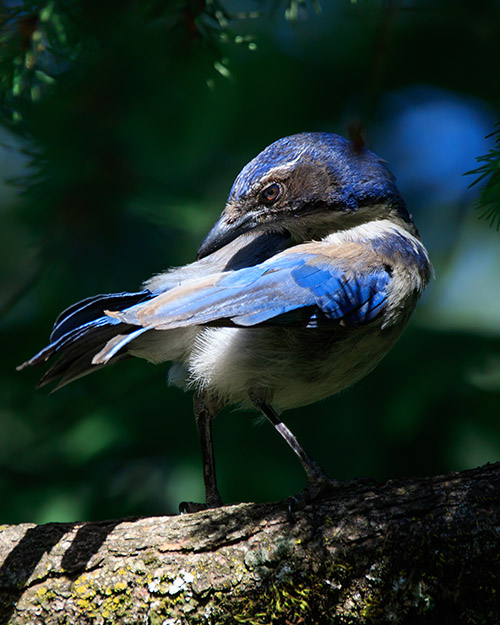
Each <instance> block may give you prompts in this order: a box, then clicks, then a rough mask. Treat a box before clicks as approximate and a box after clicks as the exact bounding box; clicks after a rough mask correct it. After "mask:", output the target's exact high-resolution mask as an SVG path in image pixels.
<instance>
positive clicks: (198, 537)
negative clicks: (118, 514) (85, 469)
mask: <svg viewBox="0 0 500 625" xmlns="http://www.w3.org/2000/svg"><path fill="white" fill-rule="evenodd" d="M499 533H500V464H495V465H487V466H485V467H482V468H480V469H475V470H471V471H465V472H462V473H455V474H451V475H447V476H440V477H433V478H427V479H411V480H400V481H390V482H387V483H385V484H374V483H367V482H350V483H345V484H344V485H343V486H341V487H340V488H339V489H338V490H337V491H336V492H335V493H334V494H333V495H332V496H331V497H329V498H325V499H322V500H321V501H318V502H317V503H315V504H314V505H311V506H308V507H306V508H305V509H303V510H300V511H298V512H296V514H295V519H293V518H291V516H290V514H289V511H288V506H287V505H286V503H284V502H281V503H272V504H264V505H261V504H259V505H256V504H240V505H236V506H228V507H224V508H220V509H217V510H211V511H206V512H199V513H196V514H192V515H184V516H174V517H157V518H144V519H127V520H120V521H105V522H99V523H50V524H48V525H42V526H36V525H31V524H23V525H17V526H2V527H0V562H3V564H2V565H1V568H0V624H1V625H5V624H7V623H9V624H12V625H17V624H20V623H22V624H23V625H24V624H26V623H31V624H37V625H38V624H39V625H42V624H47V625H52V624H55V623H57V624H59V623H64V624H72V623H79V624H86V623H92V624H97V623H131V624H132V623H133V624H136V623H148V624H149V623H150V624H152V625H160V624H163V625H174V624H177V623H179V624H182V623H217V624H218V625H219V624H224V623H251V624H258V623H263V624H269V623H284V624H285V623H307V624H314V623H318V624H323V623H324V624H326V623H399V624H400V623H412V624H414V623H426V624H428V623H453V624H454V625H455V624H457V623H458V624H459V623H468V624H470V623H497V622H498V621H499V618H500V617H499V615H500V587H499V582H500V579H499V578H500V563H499V561H500V537H499Z"/></svg>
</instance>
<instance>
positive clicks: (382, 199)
mask: <svg viewBox="0 0 500 625" xmlns="http://www.w3.org/2000/svg"><path fill="white" fill-rule="evenodd" d="M431 273H432V269H431V265H430V262H429V258H428V255H427V252H426V250H425V248H424V247H423V245H422V243H421V242H420V238H419V234H418V231H417V228H416V227H415V224H414V223H413V220H412V218H411V216H410V214H409V213H408V211H407V210H406V207H405V203H404V201H403V199H402V197H401V195H400V194H399V192H398V190H397V188H396V185H395V183H394V177H393V176H392V174H391V172H390V171H389V169H388V168H387V167H386V165H385V163H384V162H383V161H382V160H381V159H379V158H378V157H377V156H376V155H375V154H373V153H372V152H370V151H369V150H367V149H366V148H364V147H361V148H358V147H357V146H355V145H353V144H352V143H351V142H350V141H347V140H346V139H344V138H342V137H339V136H337V135H334V134H329V133H322V132H311V133H302V134H297V135H293V136H290V137H285V138H283V139H279V140H278V141H276V142H275V143H273V144H271V145H270V146H268V147H267V148H266V149H265V150H264V151H263V152H261V153H260V154H259V155H258V156H257V157H256V158H254V159H253V160H252V161H250V163H248V165H246V166H245V167H244V168H243V170H242V171H241V172H240V174H239V175H238V177H237V178H236V180H235V182H234V184H233V187H232V189H231V192H230V194H229V199H228V201H227V204H226V207H225V209H224V211H223V212H222V215H221V217H220V219H219V220H218V221H217V223H216V224H215V225H214V227H213V228H212V229H211V231H210V232H209V233H208V235H207V237H206V238H205V240H204V241H203V243H202V244H201V246H200V248H199V250H198V256H197V260H196V261H195V262H193V263H191V264H189V265H186V266H184V267H178V268H175V269H171V270H169V271H167V272H165V273H162V274H159V275H156V276H154V277H153V278H151V279H150V280H148V281H147V282H146V283H145V284H144V288H143V290H142V291H140V292H138V293H118V294H109V295H96V296H94V297H90V298H88V299H85V300H83V301H81V302H78V303H77V304H74V305H73V306H71V307H70V308H68V309H67V310H65V311H64V312H63V313H61V314H60V315H59V317H58V318H57V320H56V322H55V324H54V328H53V330H52V334H51V336H50V344H49V345H48V346H47V347H45V348H44V349H43V350H41V351H40V352H39V353H38V354H36V356H34V357H33V358H31V360H28V361H27V362H25V363H24V364H23V365H21V366H20V367H19V368H20V369H22V368H23V367H26V366H27V365H35V364H39V363H42V362H44V361H46V360H48V359H49V358H51V357H52V356H53V355H58V356H59V359H58V360H57V361H56V362H55V364H53V365H52V367H51V368H50V369H49V370H48V371H47V373H46V374H45V375H44V376H43V378H42V379H41V380H40V383H39V385H40V386H42V385H44V384H47V383H49V382H52V381H55V380H58V387H60V386H63V385H65V384H67V383H68V382H71V381H72V380H75V379H77V378H79V377H81V376H84V375H86V374H88V373H91V372H92V371H96V370H97V369H100V368H101V367H104V366H105V365H108V364H112V363H115V362H118V361H119V360H122V359H124V358H127V357H129V356H136V357H138V358H145V359H146V360H149V361H150V362H153V363H160V362H164V361H172V362H173V363H174V364H173V366H172V368H171V369H170V373H169V382H170V383H171V384H174V385H176V386H180V387H182V388H185V389H194V390H195V391H196V395H195V404H194V405H195V416H196V421H197V425H198V430H199V433H200V440H201V448H202V457H203V475H204V481H205V491H206V504H205V505H203V504H199V505H198V504H185V505H184V507H185V509H187V510H196V509H200V508H202V507H214V506H218V505H221V503H222V500H221V498H220V495H219V491H218V489H217V483H216V476H215V465H214V456H213V448H212V437H211V419H212V418H213V417H214V416H215V415H216V413H217V412H218V411H219V410H220V409H221V408H222V407H223V406H225V405H226V404H240V405H243V406H252V405H253V406H254V407H257V408H258V409H259V410H260V411H261V412H262V413H263V414H264V415H265V416H266V417H267V418H268V419H269V420H270V421H271V423H272V424H273V425H274V427H275V428H276V429H277V430H278V431H279V433H280V434H281V435H282V436H283V437H284V438H285V440H286V441H287V443H288V444H289V445H290V446H291V448H292V449H293V450H294V452H295V453H296V454H297V455H298V457H299V459H300V461H301V463H302V465H303V467H304V469H305V471H306V474H307V478H308V487H307V488H306V489H305V491H304V498H306V499H310V498H311V497H314V496H316V495H317V494H318V492H320V491H321V490H323V489H324V488H325V487H327V486H328V485H331V484H332V483H333V480H330V479H329V478H328V477H327V476H326V475H325V473H324V472H323V471H322V469H321V468H320V467H319V465H318V464H317V463H316V462H314V460H312V459H311V458H310V457H309V456H308V455H307V454H306V452H305V451H304V450H303V448H302V447H301V446H300V444H299V443H298V441H297V439H296V438H295V437H294V436H293V434H292V433H291V432H290V430H289V429H288V428H287V427H286V426H285V424H284V423H283V422H282V421H281V419H280V417H279V416H278V415H279V413H280V412H281V411H282V410H284V409H287V408H293V407H296V406H304V405H307V404H310V403H312V402H316V401H318V400H319V399H323V398H325V397H328V396H329V395H332V394H333V393H337V392H338V391H340V390H341V389H343V388H346V387H347V386H350V385H351V384H353V383H354V382H356V381H357V380H359V379H360V378H362V377H363V376H365V375H366V374H367V373H368V372H369V371H371V370H372V369H373V368H374V367H375V366H376V364H377V363H378V362H379V361H380V359H381V358H382V357H383V356H384V355H385V354H386V353H387V351H388V350H389V349H390V348H391V347H392V345H393V344H394V342H395V341H396V339H397V338H398V337H399V335H400V334H401V331H402V330H403V328H404V327H405V325H406V323H407V322H408V319H409V317H410V315H411V313H412V311H413V309H414V307H415V304H416V302H417V300H418V298H419V296H420V294H421V292H422V290H423V289H424V287H425V286H426V284H427V282H428V281H429V278H430V276H431Z"/></svg>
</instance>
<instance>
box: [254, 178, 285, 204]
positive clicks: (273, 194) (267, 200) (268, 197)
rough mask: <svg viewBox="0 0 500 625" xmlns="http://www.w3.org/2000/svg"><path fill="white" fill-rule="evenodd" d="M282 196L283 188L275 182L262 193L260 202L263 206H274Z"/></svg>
mask: <svg viewBox="0 0 500 625" xmlns="http://www.w3.org/2000/svg"><path fill="white" fill-rule="evenodd" d="M280 195H281V186H280V185H279V184H278V183H277V182H273V184H270V185H269V186H267V187H265V188H264V189H262V191H261V192H260V194H259V196H260V201H261V202H262V203H263V204H273V203H274V202H276V200H277V199H278V198H279V196H280Z"/></svg>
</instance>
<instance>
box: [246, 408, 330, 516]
mask: <svg viewBox="0 0 500 625" xmlns="http://www.w3.org/2000/svg"><path fill="white" fill-rule="evenodd" d="M251 399H252V402H253V403H254V405H255V406H256V407H257V408H258V409H259V410H260V411H261V412H262V413H263V414H264V415H265V416H266V417H267V418H268V419H269V421H270V422H271V423H272V424H273V425H274V428H275V429H276V430H277V431H278V432H279V434H280V435H281V436H282V437H283V438H284V439H285V441H286V442H287V443H288V445H289V446H290V447H291V448H292V449H293V451H294V452H295V453H296V454H297V456H298V458H299V460H300V462H301V464H302V466H303V467H304V471H305V472H306V475H307V482H308V484H307V487H306V488H305V489H304V490H303V491H301V492H300V493H299V494H298V495H296V496H295V497H293V498H292V502H293V504H294V505H296V506H298V507H299V508H300V507H302V506H304V505H305V504H307V503H308V502H309V501H311V500H312V499H315V498H316V497H317V496H318V495H320V494H321V493H323V492H325V491H327V490H331V489H332V488H334V487H336V486H338V484H339V482H338V481H337V480H333V479H332V478H330V477H329V476H328V475H327V474H326V473H325V472H324V471H323V469H322V468H321V467H320V466H319V464H318V463H317V462H316V461H315V460H313V459H312V458H311V456H309V454H307V453H306V451H305V450H304V448H303V447H302V445H301V444H300V443H299V441H298V440H297V438H296V437H295V436H294V435H293V434H292V432H291V431H290V430H289V429H288V427H287V426H286V425H285V424H284V423H283V421H282V420H281V419H280V417H279V415H278V413H277V412H276V411H275V410H274V409H273V407H272V406H271V405H270V404H267V403H266V402H264V401H261V400H259V399H257V398H255V397H251Z"/></svg>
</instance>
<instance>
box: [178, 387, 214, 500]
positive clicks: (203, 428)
mask: <svg viewBox="0 0 500 625" xmlns="http://www.w3.org/2000/svg"><path fill="white" fill-rule="evenodd" d="M193 405H194V416H195V419H196V426H197V428H198V434H199V437H200V444H201V459H202V462H203V481H204V483H205V503H204V504H202V503H194V502H192V501H183V502H182V503H181V504H180V505H179V510H180V512H197V511H198V510H207V509H208V508H218V507H219V506H222V499H221V496H220V494H219V490H218V488H217V477H216V474H215V457H214V447H213V443H212V419H213V418H214V417H215V410H213V409H212V406H211V405H210V401H209V400H208V398H206V397H205V396H204V395H202V394H201V393H196V395H195V396H194V402H193Z"/></svg>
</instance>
